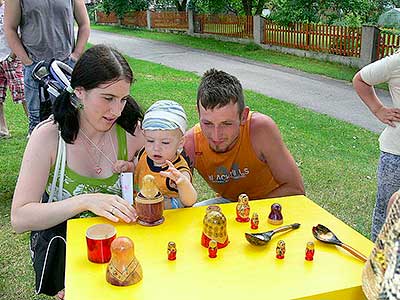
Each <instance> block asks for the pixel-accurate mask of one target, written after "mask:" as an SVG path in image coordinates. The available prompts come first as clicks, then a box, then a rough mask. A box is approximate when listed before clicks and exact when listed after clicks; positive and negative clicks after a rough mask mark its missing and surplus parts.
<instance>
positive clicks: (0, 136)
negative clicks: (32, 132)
mask: <svg viewBox="0 0 400 300" xmlns="http://www.w3.org/2000/svg"><path fill="white" fill-rule="evenodd" d="M10 137H11V134H9V133H5V132H1V131H0V139H9V138H10Z"/></svg>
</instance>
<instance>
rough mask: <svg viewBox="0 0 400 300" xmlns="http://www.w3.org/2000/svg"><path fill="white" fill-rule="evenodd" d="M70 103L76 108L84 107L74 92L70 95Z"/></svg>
mask: <svg viewBox="0 0 400 300" xmlns="http://www.w3.org/2000/svg"><path fill="white" fill-rule="evenodd" d="M71 104H72V106H73V107H75V108H76V109H77V110H82V109H83V108H84V106H83V104H82V103H81V102H80V101H79V99H78V97H77V96H76V95H75V94H72V95H71Z"/></svg>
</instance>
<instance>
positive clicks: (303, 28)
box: [263, 21, 362, 57]
mask: <svg viewBox="0 0 400 300" xmlns="http://www.w3.org/2000/svg"><path fill="white" fill-rule="evenodd" d="M361 32H362V30H361V27H357V28H352V27H344V26H331V25H324V24H321V25H318V24H305V23H295V24H291V25H289V26H281V25H277V24H274V23H272V22H270V21H266V24H265V34H264V42H263V43H264V44H270V45H278V46H283V47H289V48H297V49H303V50H312V51H317V52H328V53H331V54H336V55H341V56H352V57H360V50H361Z"/></svg>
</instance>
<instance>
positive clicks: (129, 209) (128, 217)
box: [82, 194, 137, 223]
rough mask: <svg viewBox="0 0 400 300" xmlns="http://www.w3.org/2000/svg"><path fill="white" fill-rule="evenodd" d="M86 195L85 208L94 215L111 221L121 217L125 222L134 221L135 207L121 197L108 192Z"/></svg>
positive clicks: (135, 216) (135, 215)
mask: <svg viewBox="0 0 400 300" xmlns="http://www.w3.org/2000/svg"><path fill="white" fill-rule="evenodd" d="M82 196H84V195H82ZM86 196H88V197H89V200H87V199H85V200H86V203H87V210H90V211H91V212H93V213H95V214H96V215H98V216H102V217H105V218H107V219H109V220H110V221H113V222H118V221H119V220H121V219H122V220H123V221H124V222H126V223H133V222H136V219H137V214H136V210H135V208H134V207H133V206H132V205H130V204H129V203H128V202H127V201H125V200H124V199H122V198H121V197H119V196H117V195H109V194H87V195H86Z"/></svg>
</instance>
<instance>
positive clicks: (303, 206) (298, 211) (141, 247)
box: [65, 196, 373, 300]
mask: <svg viewBox="0 0 400 300" xmlns="http://www.w3.org/2000/svg"><path fill="white" fill-rule="evenodd" d="M274 202H277V203H280V204H281V205H282V214H283V217H284V223H283V225H286V224H291V223H295V222H298V223H301V227H300V228H299V229H297V230H294V231H290V232H288V233H284V234H282V235H279V234H277V235H275V236H274V237H273V239H272V241H271V242H269V244H268V245H267V246H265V247H256V246H252V245H250V244H249V243H248V242H247V241H246V239H245V237H244V233H245V232H262V231H268V230H271V229H274V228H276V227H277V226H272V225H270V224H268V223H267V217H268V214H269V212H270V206H271V204H272V203H274ZM250 205H251V210H250V213H252V212H257V213H258V214H259V218H260V226H259V229H258V230H251V229H250V223H238V222H236V221H235V217H236V213H235V207H236V204H235V203H233V204H224V205H220V206H221V208H222V212H223V213H224V214H225V216H226V217H227V222H228V224H227V227H228V235H229V240H230V244H229V245H228V246H227V247H226V248H224V249H219V251H218V254H217V255H218V256H217V258H215V259H210V258H209V257H208V251H207V249H206V248H204V247H202V246H201V245H200V238H201V233H202V221H203V216H204V214H205V209H206V207H198V208H185V209H175V210H168V211H164V216H165V222H164V223H163V224H162V225H160V226H156V227H143V226H140V225H135V224H130V225H127V224H122V223H118V224H115V225H116V228H117V236H129V237H130V238H131V239H132V240H133V241H134V243H135V252H136V257H137V258H138V259H139V261H140V263H141V265H142V268H143V280H142V281H141V282H140V283H138V284H136V285H133V286H129V287H116V286H112V285H110V284H108V283H107V281H106V279H105V274H106V268H107V264H95V263H91V262H89V261H88V259H87V253H86V241H85V232H86V229H87V228H88V227H89V226H91V225H93V224H96V223H106V222H107V221H106V220H105V219H104V218H88V219H74V220H70V221H68V231H67V240H68V243H67V258H66V276H65V280H66V282H65V286H66V299H67V300H78V299H107V300H108V299H110V300H111V299H118V300H128V299H143V300H144V299H145V300H151V299H154V300H160V299H174V300H178V299H190V300H192V299H193V300H194V299H201V300H205V299H210V300H212V299H241V300H242V299H279V300H280V299H324V300H327V299H346V300H350V299H364V296H363V293H362V290H361V287H360V285H361V271H362V268H363V263H362V262H361V261H359V260H358V259H356V258H354V257H353V256H351V255H350V254H348V253H347V252H345V251H344V250H342V249H341V248H337V247H336V246H333V245H327V244H323V243H321V242H319V241H316V240H315V239H314V237H313V235H312V232H311V228H312V226H315V225H317V224H318V223H321V224H324V225H326V226H327V227H328V228H330V229H332V231H334V233H335V234H336V235H337V236H338V238H339V239H341V240H342V241H343V242H345V243H348V244H350V245H352V246H353V247H354V248H356V249H358V250H360V251H361V252H362V253H364V254H365V255H367V256H368V255H369V253H370V251H371V249H372V246H373V244H372V242H371V241H369V240H368V239H366V238H365V237H363V236H362V235H360V234H359V233H358V232H356V231H355V230H353V229H352V228H350V227H349V226H347V225H346V224H344V223H343V222H342V221H340V220H338V219H337V218H335V217H334V216H333V215H331V214H329V213H328V212H327V211H325V210H324V209H322V208H321V207H319V206H318V205H316V204H315V203H314V202H312V201H311V200H309V199H307V198H306V197H304V196H293V197H284V198H276V199H269V200H260V201H251V202H250ZM279 239H283V240H284V241H285V242H286V254H285V258H284V259H283V260H278V259H276V258H275V248H276V243H277V241H278V240H279ZM169 241H174V242H176V245H177V259H176V261H168V259H167V244H168V242H169ZM308 241H314V242H315V248H316V249H315V256H314V261H312V262H309V261H306V260H305V259H304V253H305V246H306V243H307V242H308Z"/></svg>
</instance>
